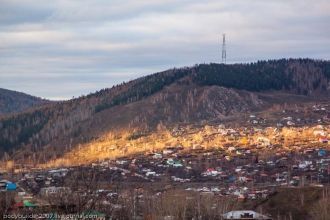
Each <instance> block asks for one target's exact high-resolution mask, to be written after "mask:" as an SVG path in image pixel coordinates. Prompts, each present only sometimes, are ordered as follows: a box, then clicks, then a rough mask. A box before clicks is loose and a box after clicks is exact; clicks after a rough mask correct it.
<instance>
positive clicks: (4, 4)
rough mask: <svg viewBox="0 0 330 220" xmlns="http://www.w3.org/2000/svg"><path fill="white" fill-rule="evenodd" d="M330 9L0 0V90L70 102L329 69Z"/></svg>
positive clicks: (191, 1)
mask: <svg viewBox="0 0 330 220" xmlns="http://www.w3.org/2000/svg"><path fill="white" fill-rule="evenodd" d="M329 25H330V1H329V0H202V1H201V0H94V1H91V0H90V1H88V0H72V1H69V0H52V1H45V0H0V87H2V88H8V89H13V90H18V91H23V92H26V93H29V94H33V95H36V96H40V97H44V98H49V99H67V98H71V97H73V96H75V97H77V96H79V95H81V94H88V93H90V92H94V91H96V90H99V89H102V88H106V87H111V86H112V85H114V84H117V83H120V82H123V81H127V80H130V79H134V78H136V77H139V76H142V75H146V74H150V73H153V72H157V71H161V70H165V69H168V68H172V67H181V66H192V65H194V64H196V63H210V62H219V61H220V60H221V53H220V48H221V45H220V38H221V34H222V33H224V32H225V33H226V34H227V60H228V62H229V63H235V62H250V61H256V60H259V59H274V58H282V57H310V58H317V59H330V28H329V27H330V26H329Z"/></svg>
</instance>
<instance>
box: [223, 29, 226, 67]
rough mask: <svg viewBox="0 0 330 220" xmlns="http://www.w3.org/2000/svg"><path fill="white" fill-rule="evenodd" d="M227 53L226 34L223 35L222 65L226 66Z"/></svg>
mask: <svg viewBox="0 0 330 220" xmlns="http://www.w3.org/2000/svg"><path fill="white" fill-rule="evenodd" d="M226 59H227V52H226V34H222V63H223V64H226Z"/></svg>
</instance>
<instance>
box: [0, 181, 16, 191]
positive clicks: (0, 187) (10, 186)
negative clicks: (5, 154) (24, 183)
mask: <svg viewBox="0 0 330 220" xmlns="http://www.w3.org/2000/svg"><path fill="white" fill-rule="evenodd" d="M16 189H17V186H16V183H12V182H10V181H8V180H1V181H0V191H14V190H16Z"/></svg>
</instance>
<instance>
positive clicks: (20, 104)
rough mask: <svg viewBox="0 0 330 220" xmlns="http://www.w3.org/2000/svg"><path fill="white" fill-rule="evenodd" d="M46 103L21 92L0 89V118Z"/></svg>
mask: <svg viewBox="0 0 330 220" xmlns="http://www.w3.org/2000/svg"><path fill="white" fill-rule="evenodd" d="M47 102H48V101H46V100H44V99H41V98H38V97H35V96H31V95H28V94H25V93H22V92H16V91H11V90H7V89H2V88H0V116H3V115H6V114H10V113H19V112H22V111H24V110H27V109H28V108H31V107H36V106H39V105H42V104H45V103H47Z"/></svg>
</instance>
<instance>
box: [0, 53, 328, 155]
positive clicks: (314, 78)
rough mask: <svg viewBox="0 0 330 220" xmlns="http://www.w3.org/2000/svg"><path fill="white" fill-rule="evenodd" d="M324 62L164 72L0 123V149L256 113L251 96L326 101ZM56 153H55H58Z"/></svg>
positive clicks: (35, 147)
mask: <svg viewBox="0 0 330 220" xmlns="http://www.w3.org/2000/svg"><path fill="white" fill-rule="evenodd" d="M329 79H330V62H329V61H315V60H310V59H289V60H286V59H282V60H271V61H260V62H257V63H251V64H232V65H224V64H202V65H195V66H194V67H189V68H188V67H186V68H179V69H170V70H167V71H164V72H160V73H156V74H152V75H149V76H145V77H142V78H139V79H136V80H133V81H130V82H127V83H122V84H120V85H117V86H114V87H112V88H110V89H103V90H100V91H99V92H96V93H93V94H90V95H87V96H82V97H80V98H77V99H73V100H70V101H64V102H58V103H53V104H49V105H47V106H44V107H40V108H38V109H36V110H34V111H29V112H25V113H22V114H18V115H14V116H11V117H5V118H3V119H2V120H0V150H1V152H2V153H4V152H10V151H12V150H15V149H19V148H20V147H24V148H28V149H29V150H31V151H33V152H37V151H40V149H43V148H44V147H45V146H51V147H53V148H59V149H61V148H63V147H64V146H65V147H67V146H73V145H77V144H80V143H84V142H88V141H90V140H92V139H95V138H98V137H100V136H101V135H102V134H104V133H106V132H109V130H111V129H114V128H116V129H119V128H121V129H130V130H136V129H143V130H152V129H155V127H156V126H157V125H159V124H160V123H165V124H167V125H170V124H176V123H181V122H184V123H193V122H198V121H201V120H213V119H222V118H223V117H226V116H228V115H234V114H237V113H241V112H249V111H252V110H253V109H258V108H262V107H263V106H264V104H265V100H262V99H261V98H260V97H259V96H258V94H260V93H262V92H268V91H281V92H286V93H292V94H300V95H308V96H311V97H312V96H313V95H315V94H317V95H318V96H319V97H320V96H327V95H328V94H329ZM62 152H63V150H62Z"/></svg>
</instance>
